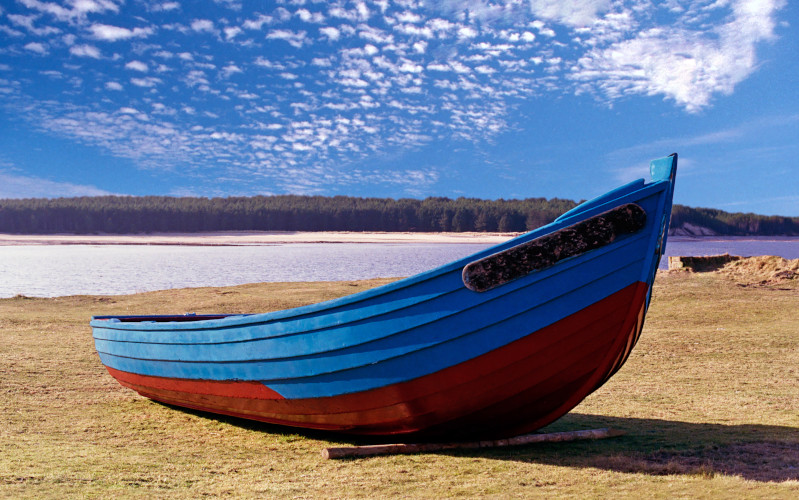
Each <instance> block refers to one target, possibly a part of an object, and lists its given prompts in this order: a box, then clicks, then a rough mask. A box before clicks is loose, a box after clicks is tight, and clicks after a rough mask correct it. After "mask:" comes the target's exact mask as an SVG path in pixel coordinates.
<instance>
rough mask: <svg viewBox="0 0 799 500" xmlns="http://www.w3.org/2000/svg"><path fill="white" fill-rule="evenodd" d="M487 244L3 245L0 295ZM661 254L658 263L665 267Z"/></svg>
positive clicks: (351, 273) (769, 242)
mask: <svg viewBox="0 0 799 500" xmlns="http://www.w3.org/2000/svg"><path fill="white" fill-rule="evenodd" d="M488 246H489V245H485V244H464V243H459V244H451V243H450V244H446V243H295V244H281V245H257V246H255V245H253V246H213V247H209V246H177V245H175V246H171V245H159V246H147V245H20V246H0V297H13V296H15V295H26V296H29V297H56V296H64V295H84V294H86V295H121V294H129V293H137V292H145V291H152V290H163V289H168V288H185V287H200V286H229V285H240V284H244V283H256V282H267V281H344V280H356V279H367V278H376V277H394V276H410V275H412V274H416V273H419V272H422V271H426V270H428V269H431V268H434V267H436V266H439V265H442V264H445V263H447V262H449V261H452V260H454V259H457V258H460V257H465V256H467V255H470V254H472V253H475V252H477V251H479V250H482V249H484V248H487V247H488ZM721 253H730V254H733V255H742V256H749V255H779V256H781V257H785V258H789V259H796V258H799V238H680V237H671V238H670V239H669V240H668V244H667V246H666V255H667V256H668V255H691V256H696V255H715V254H721ZM666 262H667V259H666V258H665V257H664V258H663V261H662V262H661V264H660V266H661V268H662V269H665V268H666V265H667V264H666Z"/></svg>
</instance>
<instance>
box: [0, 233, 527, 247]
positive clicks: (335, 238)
mask: <svg viewBox="0 0 799 500" xmlns="http://www.w3.org/2000/svg"><path fill="white" fill-rule="evenodd" d="M515 235H516V234H512V233H394V232H363V233H362V232H348V231H319V232H294V231H224V232H209V233H155V234H131V235H124V234H99V235H84V234H0V246H3V245H5V246H10V245H188V246H238V245H278V244H284V243H474V244H493V243H501V242H503V241H505V240H507V239H509V238H512V237H513V236H515Z"/></svg>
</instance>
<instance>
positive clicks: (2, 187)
mask: <svg viewBox="0 0 799 500" xmlns="http://www.w3.org/2000/svg"><path fill="white" fill-rule="evenodd" d="M110 194H112V193H110V192H108V191H105V190H103V189H99V188H97V187H95V186H91V185H80V184H72V183H70V182H58V181H52V180H49V179H43V178H41V177H34V176H26V175H17V174H10V173H7V172H2V171H0V198H18V199H19V198H60V197H65V198H67V197H74V196H104V195H110Z"/></svg>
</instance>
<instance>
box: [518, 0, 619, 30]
mask: <svg viewBox="0 0 799 500" xmlns="http://www.w3.org/2000/svg"><path fill="white" fill-rule="evenodd" d="M529 1H530V9H531V10H532V11H533V14H535V15H536V16H539V17H541V18H543V19H548V20H552V21H556V22H559V23H562V24H565V25H568V26H585V25H590V24H591V23H592V22H593V21H595V20H596V19H597V18H598V17H599V15H600V14H601V13H603V12H605V11H607V10H608V9H609V8H610V5H611V0H529Z"/></svg>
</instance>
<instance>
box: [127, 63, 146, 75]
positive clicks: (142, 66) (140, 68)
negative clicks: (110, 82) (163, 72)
mask: <svg viewBox="0 0 799 500" xmlns="http://www.w3.org/2000/svg"><path fill="white" fill-rule="evenodd" d="M125 69H132V70H133V71H141V72H142V73H147V72H148V71H149V70H150V68H148V67H147V64H145V63H143V62H141V61H130V62H129V63H127V64H126V65H125Z"/></svg>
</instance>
